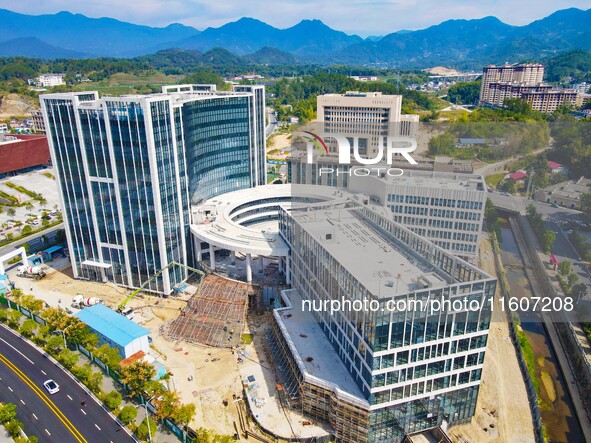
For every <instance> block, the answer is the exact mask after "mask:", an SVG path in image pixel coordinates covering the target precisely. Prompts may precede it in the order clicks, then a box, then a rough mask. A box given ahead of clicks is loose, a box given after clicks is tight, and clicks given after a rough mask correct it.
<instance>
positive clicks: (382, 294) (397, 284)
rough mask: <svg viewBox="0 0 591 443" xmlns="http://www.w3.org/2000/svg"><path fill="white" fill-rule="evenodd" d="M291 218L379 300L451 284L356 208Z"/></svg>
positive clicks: (298, 213)
mask: <svg viewBox="0 0 591 443" xmlns="http://www.w3.org/2000/svg"><path fill="white" fill-rule="evenodd" d="M291 216H292V217H293V218H294V219H295V220H296V221H297V222H298V223H299V224H300V225H301V226H302V227H303V229H305V230H306V232H308V233H309V234H310V235H311V236H312V237H313V238H314V239H315V240H316V241H317V242H318V243H319V244H320V245H321V246H322V247H323V248H324V249H326V250H327V251H328V253H329V254H330V255H331V256H333V257H335V258H336V259H337V260H338V262H339V263H340V265H341V266H343V267H344V268H345V269H346V270H347V271H348V272H349V273H350V274H351V275H352V276H353V277H354V278H355V279H356V280H357V281H359V283H360V284H361V285H363V286H364V287H365V288H367V290H368V291H369V292H370V293H372V294H373V295H375V296H377V297H379V298H387V297H393V296H395V295H401V294H408V293H410V292H413V291H415V290H418V289H422V288H425V287H429V288H438V287H443V286H446V285H447V284H448V282H447V281H446V279H445V278H444V276H443V274H442V273H441V272H440V271H439V272H438V270H437V269H436V268H435V267H434V266H432V265H431V263H429V262H428V261H427V260H425V259H424V258H422V257H420V256H418V255H416V254H413V251H412V250H411V249H410V248H409V247H408V246H404V245H402V244H401V243H400V242H397V243H395V241H394V239H393V238H390V237H389V236H387V235H385V234H383V233H381V232H379V231H378V230H377V229H376V228H375V227H374V225H373V224H372V223H371V222H369V221H368V220H367V219H366V218H365V217H363V216H362V215H361V214H359V213H358V211H357V210H356V209H355V208H343V209H340V208H339V209H332V208H326V209H321V210H315V211H292V212H291ZM402 229H404V228H402ZM409 232H410V231H409Z"/></svg>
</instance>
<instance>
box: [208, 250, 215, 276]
mask: <svg viewBox="0 0 591 443" xmlns="http://www.w3.org/2000/svg"><path fill="white" fill-rule="evenodd" d="M209 267H210V268H211V270H212V271H215V249H214V247H213V245H212V244H210V245H209Z"/></svg>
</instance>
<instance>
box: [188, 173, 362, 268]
mask: <svg viewBox="0 0 591 443" xmlns="http://www.w3.org/2000/svg"><path fill="white" fill-rule="evenodd" d="M350 195H351V194H349V193H347V192H344V191H339V190H337V189H335V188H332V187H326V186H314V185H290V184H285V185H266V186H257V187H254V188H248V189H242V190H239V191H234V192H229V193H226V194H222V195H218V196H216V197H213V198H211V199H209V200H207V201H205V202H203V203H201V204H199V205H193V206H192V209H191V213H192V221H191V223H192V224H191V231H192V232H193V233H194V234H195V235H197V236H198V237H199V238H201V239H202V240H203V241H207V242H208V243H211V244H213V245H215V246H218V247H223V248H225V249H230V250H234V251H240V252H244V253H252V254H257V255H258V254H262V255H277V256H285V255H287V254H288V251H289V248H288V246H287V245H286V243H285V242H284V241H283V239H282V238H281V236H280V235H279V234H278V227H277V222H276V221H275V222H274V224H273V227H272V228H270V227H269V223H261V225H260V226H258V224H254V225H249V226H245V224H246V223H245V222H247V221H249V220H250V221H252V220H253V219H256V218H258V217H263V216H265V215H269V216H271V215H274V216H275V218H276V215H277V208H276V206H277V205H279V204H284V205H291V202H292V200H294V199H293V197H300V198H307V199H310V200H309V202H311V201H312V200H314V201H329V200H330V201H331V202H333V204H336V203H338V201H343V202H344V201H346V200H347V197H348V196H350ZM300 200H301V199H300ZM306 204H309V203H306ZM310 204H311V203H310ZM266 208H268V209H269V210H268V211H265V209H266ZM256 209H259V210H260V211H261V212H258V213H254V212H253V213H252V216H248V217H245V218H242V219H240V220H239V221H237V220H236V217H237V216H238V215H240V214H241V213H244V212H248V211H254V210H256ZM261 227H262V228H261Z"/></svg>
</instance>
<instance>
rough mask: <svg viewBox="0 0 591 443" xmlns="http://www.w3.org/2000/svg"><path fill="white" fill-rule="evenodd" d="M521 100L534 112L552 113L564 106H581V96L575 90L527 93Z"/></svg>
mask: <svg viewBox="0 0 591 443" xmlns="http://www.w3.org/2000/svg"><path fill="white" fill-rule="evenodd" d="M521 98H522V99H523V100H525V101H526V102H528V103H529V104H530V105H531V108H532V109H533V110H534V111H540V112H545V113H548V114H551V113H553V112H554V111H556V109H557V108H558V107H559V106H561V105H564V104H568V105H571V106H575V107H578V106H581V105H582V104H583V96H582V95H581V94H579V92H578V91H577V90H576V89H552V90H548V91H528V92H524V93H523V94H522V95H521Z"/></svg>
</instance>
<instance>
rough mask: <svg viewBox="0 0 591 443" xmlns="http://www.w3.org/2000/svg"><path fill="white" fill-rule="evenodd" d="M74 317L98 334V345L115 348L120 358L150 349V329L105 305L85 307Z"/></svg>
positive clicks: (146, 351)
mask: <svg viewBox="0 0 591 443" xmlns="http://www.w3.org/2000/svg"><path fill="white" fill-rule="evenodd" d="M76 317H78V318H79V319H80V320H81V321H83V322H84V323H85V324H86V325H87V326H88V327H89V328H90V329H91V330H92V332H93V333H95V334H96V335H97V336H98V338H99V343H100V345H103V344H108V345H109V346H111V347H112V348H115V349H117V350H118V351H119V354H120V355H121V357H122V358H127V357H129V356H131V355H133V354H135V353H136V352H138V351H144V352H145V353H146V354H147V353H148V352H149V351H150V331H149V330H148V329H146V328H144V327H143V326H140V325H138V324H137V323H135V322H133V321H131V320H129V319H128V318H127V317H125V316H123V315H121V314H119V313H117V312H115V311H113V310H112V309H110V308H108V307H106V306H105V305H102V304H98V305H94V306H90V307H88V308H85V309H83V310H82V311H80V312H78V313H77V314H76Z"/></svg>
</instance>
